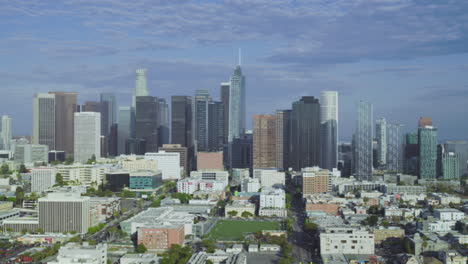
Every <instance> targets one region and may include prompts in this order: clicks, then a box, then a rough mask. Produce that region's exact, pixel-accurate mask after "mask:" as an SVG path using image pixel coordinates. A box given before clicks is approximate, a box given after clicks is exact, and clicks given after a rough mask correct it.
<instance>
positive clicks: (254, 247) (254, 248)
mask: <svg viewBox="0 0 468 264" xmlns="http://www.w3.org/2000/svg"><path fill="white" fill-rule="evenodd" d="M249 252H251V253H252V252H258V244H250V245H249Z"/></svg>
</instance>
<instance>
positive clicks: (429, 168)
mask: <svg viewBox="0 0 468 264" xmlns="http://www.w3.org/2000/svg"><path fill="white" fill-rule="evenodd" d="M418 144H419V178H420V179H436V178H437V128H435V127H432V126H425V127H420V128H419V129H418Z"/></svg>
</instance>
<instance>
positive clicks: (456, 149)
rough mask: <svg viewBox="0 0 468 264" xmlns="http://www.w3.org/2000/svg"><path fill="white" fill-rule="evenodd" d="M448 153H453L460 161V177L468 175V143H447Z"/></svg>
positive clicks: (445, 145)
mask: <svg viewBox="0 0 468 264" xmlns="http://www.w3.org/2000/svg"><path fill="white" fill-rule="evenodd" d="M444 148H445V151H446V152H453V153H455V154H457V155H458V158H459V159H460V176H464V175H468V141H447V142H445V144H444Z"/></svg>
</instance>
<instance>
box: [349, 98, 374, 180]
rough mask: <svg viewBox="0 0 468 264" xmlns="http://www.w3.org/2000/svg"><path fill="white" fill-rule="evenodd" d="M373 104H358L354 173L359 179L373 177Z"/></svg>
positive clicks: (360, 102)
mask: <svg viewBox="0 0 468 264" xmlns="http://www.w3.org/2000/svg"><path fill="white" fill-rule="evenodd" d="M373 120H374V119H373V110H372V104H371V103H368V102H364V101H359V103H358V104H357V124H356V132H355V134H354V163H353V165H354V174H355V176H356V177H357V179H358V180H368V181H370V180H371V179H372V164H373V162H372V160H373V157H372V139H373V135H372V126H373V124H372V123H373Z"/></svg>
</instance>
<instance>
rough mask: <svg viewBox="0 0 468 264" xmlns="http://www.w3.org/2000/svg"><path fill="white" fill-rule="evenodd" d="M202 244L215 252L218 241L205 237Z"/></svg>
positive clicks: (207, 249) (210, 251)
mask: <svg viewBox="0 0 468 264" xmlns="http://www.w3.org/2000/svg"><path fill="white" fill-rule="evenodd" d="M201 245H202V247H204V248H206V252H208V253H214V252H215V250H216V243H215V242H214V241H213V240H211V239H203V240H202V242H201Z"/></svg>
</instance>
